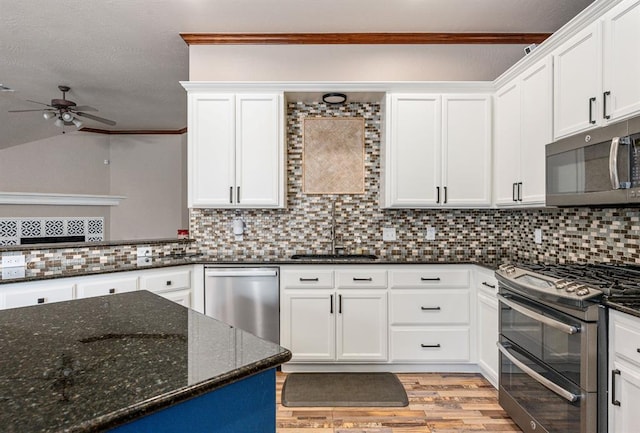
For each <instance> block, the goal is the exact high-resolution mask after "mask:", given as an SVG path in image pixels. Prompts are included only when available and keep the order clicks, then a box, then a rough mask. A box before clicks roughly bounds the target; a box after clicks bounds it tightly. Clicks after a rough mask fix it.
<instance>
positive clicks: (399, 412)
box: [276, 373, 521, 433]
mask: <svg viewBox="0 0 640 433" xmlns="http://www.w3.org/2000/svg"><path fill="white" fill-rule="evenodd" d="M397 376H398V378H399V379H400V381H401V382H402V384H403V385H404V387H405V389H406V391H407V395H408V397H409V406H407V407H404V408H340V407H319V408H313V407H310V408H297V407H296V408H287V407H284V406H282V404H280V393H281V391H282V385H283V383H284V380H285V378H286V373H278V375H277V379H276V399H277V404H278V409H277V420H276V422H277V432H278V433H490V432H493V433H521V430H520V429H519V428H518V427H517V426H516V425H515V424H514V423H513V421H511V419H510V418H509V417H508V415H507V414H506V413H505V412H504V410H502V408H501V407H500V405H498V392H497V391H496V390H495V389H494V388H493V387H492V386H491V384H489V382H487V381H486V380H485V379H484V378H483V377H482V376H481V375H479V374H457V373H456V374H454V373H442V374H439V373H424V374H422V373H421V374H398V375H397Z"/></svg>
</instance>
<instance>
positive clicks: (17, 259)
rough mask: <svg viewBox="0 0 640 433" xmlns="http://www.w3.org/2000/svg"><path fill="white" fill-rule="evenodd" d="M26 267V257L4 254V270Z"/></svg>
mask: <svg viewBox="0 0 640 433" xmlns="http://www.w3.org/2000/svg"><path fill="white" fill-rule="evenodd" d="M26 265H27V262H26V261H25V258H24V255H22V254H19V255H9V254H4V255H3V256H2V267H3V268H18V267H24V266H26Z"/></svg>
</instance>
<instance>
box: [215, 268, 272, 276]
mask: <svg viewBox="0 0 640 433" xmlns="http://www.w3.org/2000/svg"><path fill="white" fill-rule="evenodd" d="M204 272H205V275H206V276H207V277H277V276H278V271H277V270H276V269H206V270H205V271H204Z"/></svg>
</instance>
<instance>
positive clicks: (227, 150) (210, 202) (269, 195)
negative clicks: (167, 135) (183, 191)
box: [188, 92, 285, 208]
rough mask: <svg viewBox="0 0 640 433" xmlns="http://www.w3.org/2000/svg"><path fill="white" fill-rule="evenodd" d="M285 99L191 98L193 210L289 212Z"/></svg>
mask: <svg viewBox="0 0 640 433" xmlns="http://www.w3.org/2000/svg"><path fill="white" fill-rule="evenodd" d="M283 112H284V109H283V95H282V93H267V94H232V93H222V94H213V93H209V92H190V93H189V138H188V140H189V157H188V160H189V207H213V208H219V207H227V208H229V207H231V208H238V207H250V208H258V207H265V208H268V207H284V204H285V192H284V191H285V190H284V185H285V180H284V170H285V167H284V132H283V127H284V122H283Z"/></svg>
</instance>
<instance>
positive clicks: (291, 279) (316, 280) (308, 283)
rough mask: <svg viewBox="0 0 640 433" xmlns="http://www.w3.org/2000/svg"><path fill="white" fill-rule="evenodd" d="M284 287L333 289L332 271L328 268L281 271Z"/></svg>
mask: <svg viewBox="0 0 640 433" xmlns="http://www.w3.org/2000/svg"><path fill="white" fill-rule="evenodd" d="M281 278H282V287H284V288H285V289H304V288H313V289H333V271H332V270H330V269H318V270H299V271H298V270H295V271H282V275H281Z"/></svg>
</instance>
